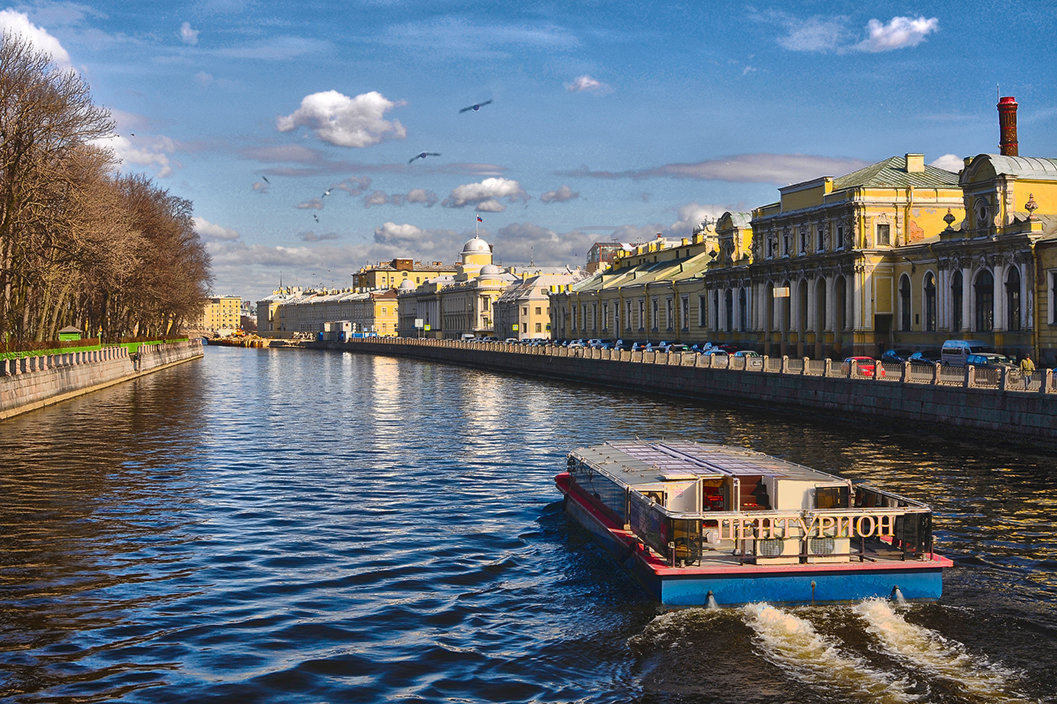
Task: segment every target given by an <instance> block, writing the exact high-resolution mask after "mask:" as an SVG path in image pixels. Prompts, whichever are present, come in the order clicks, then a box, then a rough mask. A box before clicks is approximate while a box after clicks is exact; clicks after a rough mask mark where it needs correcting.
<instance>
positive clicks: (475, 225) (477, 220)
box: [473, 211, 481, 237]
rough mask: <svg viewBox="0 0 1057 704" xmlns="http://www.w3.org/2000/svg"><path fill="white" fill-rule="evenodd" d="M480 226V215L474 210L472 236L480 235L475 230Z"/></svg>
mask: <svg viewBox="0 0 1057 704" xmlns="http://www.w3.org/2000/svg"><path fill="white" fill-rule="evenodd" d="M480 227H481V216H480V215H478V214H477V212H476V211H474V214H473V236H474V237H480V235H478V234H477V230H478V228H480Z"/></svg>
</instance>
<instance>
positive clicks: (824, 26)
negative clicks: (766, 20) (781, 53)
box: [778, 17, 849, 51]
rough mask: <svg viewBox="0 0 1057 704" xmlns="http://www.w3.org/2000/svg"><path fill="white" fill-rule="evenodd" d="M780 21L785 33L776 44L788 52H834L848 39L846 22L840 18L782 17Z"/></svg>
mask: <svg viewBox="0 0 1057 704" xmlns="http://www.w3.org/2000/svg"><path fill="white" fill-rule="evenodd" d="M780 21H782V23H783V24H785V26H786V30H787V33H786V35H785V36H782V37H779V38H778V44H779V45H780V46H782V47H784V48H786V49H789V50H790V51H834V50H836V49H838V48H839V47H840V46H842V45H843V44H844V43H845V42H846V41H847V39H848V37H849V32H848V30H847V27H846V23H847V20H846V19H845V18H842V17H838V18H831V17H808V18H806V19H793V18H791V17H782V18H781V20H780Z"/></svg>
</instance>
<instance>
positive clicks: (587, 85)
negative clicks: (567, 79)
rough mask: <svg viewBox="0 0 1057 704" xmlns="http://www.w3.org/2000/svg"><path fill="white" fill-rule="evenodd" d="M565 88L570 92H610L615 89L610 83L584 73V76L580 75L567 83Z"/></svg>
mask: <svg viewBox="0 0 1057 704" xmlns="http://www.w3.org/2000/svg"><path fill="white" fill-rule="evenodd" d="M565 90H567V91H569V92H570V93H609V92H610V91H612V90H613V89H612V87H611V86H609V85H608V84H606V83H602V81H599V80H598V79H596V78H592V77H591V76H588V75H587V74H584V75H583V76H578V77H577V78H576V79H575V80H573V81H572V82H571V83H566V84H565Z"/></svg>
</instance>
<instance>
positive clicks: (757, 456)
mask: <svg viewBox="0 0 1057 704" xmlns="http://www.w3.org/2000/svg"><path fill="white" fill-rule="evenodd" d="M574 454H576V455H577V456H579V457H580V458H582V459H583V460H584V461H585V462H587V463H588V464H589V465H590V466H591V467H592V468H595V469H597V470H599V471H602V472H605V473H606V474H609V475H611V476H614V477H616V478H618V479H620V480H622V481H624V482H626V483H628V484H633V485H634V484H642V483H649V482H656V481H663V480H665V479H668V480H673V479H684V478H694V477H723V476H773V477H783V478H787V479H799V480H804V481H818V482H827V483H828V482H834V481H838V482H844V481H845V480H843V479H841V478H840V477H836V476H834V475H832V474H827V473H825V472H820V471H818V470H816V469H811V468H810V467H804V466H803V465H799V464H796V463H793V462H787V461H786V460H782V459H779V458H777V457H771V456H770V455H765V454H763V453H761V452H755V451H753V450H748V449H745V448H743V447H736V446H733V445H717V444H706V443H697V442H690V441H686V440H674V441H646V440H623V441H616V442H607V443H605V444H603V445H595V446H592V447H582V448H579V449H577V450H576V451H575V453H574Z"/></svg>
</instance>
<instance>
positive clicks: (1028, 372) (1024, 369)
mask: <svg viewBox="0 0 1057 704" xmlns="http://www.w3.org/2000/svg"><path fill="white" fill-rule="evenodd" d="M1034 373H1035V362H1032V361H1031V355H1030V354H1026V355H1024V359H1022V360H1020V375H1021V376H1022V377H1024V388H1025V389H1026V388H1028V384H1030V383H1031V376H1032V375H1033V374H1034Z"/></svg>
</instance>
